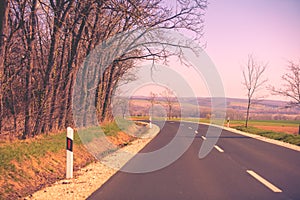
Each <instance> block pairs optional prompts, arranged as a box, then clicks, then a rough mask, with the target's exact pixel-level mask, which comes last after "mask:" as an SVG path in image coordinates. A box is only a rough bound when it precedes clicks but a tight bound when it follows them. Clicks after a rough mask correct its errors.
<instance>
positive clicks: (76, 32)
mask: <svg viewBox="0 0 300 200" xmlns="http://www.w3.org/2000/svg"><path fill="white" fill-rule="evenodd" d="M206 6H207V2H206V1H205V0H187V1H182V0H174V1H172V3H170V2H169V1H163V0H110V1H106V0H81V1H75V0H55V1H54V0H4V1H1V4H0V84H1V85H0V134H1V133H3V132H9V133H18V134H17V135H21V137H22V138H23V139H25V138H27V137H33V136H35V135H37V134H41V133H48V132H53V131H57V130H61V129H64V128H65V127H66V126H70V125H73V124H74V121H73V118H72V92H73V89H74V88H73V86H74V83H75V81H76V75H77V72H78V70H79V68H80V66H81V65H82V64H83V61H84V59H85V58H86V57H87V55H89V54H90V53H91V52H92V51H93V49H95V47H96V46H97V45H99V44H101V43H102V42H103V41H106V40H107V39H109V38H111V37H112V36H114V35H116V34H118V33H121V32H124V31H128V30H132V29H138V28H140V27H143V28H146V29H147V28H153V27H163V28H165V29H173V30H179V29H184V30H186V31H189V32H191V33H192V34H191V35H193V36H194V37H195V39H200V37H201V35H202V28H203V11H204V9H205V8H206ZM145 49H147V48H145ZM167 56H168V54H166V52H163V51H157V52H153V50H151V51H150V50H149V49H148V51H143V50H141V51H135V52H128V54H127V55H122V58H124V59H122V58H116V59H115V60H114V62H112V64H111V65H110V66H109V67H108V68H106V69H105V72H103V74H104V75H103V76H102V77H101V78H100V81H99V82H98V83H97V94H96V97H97V101H96V104H97V105H96V107H97V111H98V120H99V121H103V120H109V119H110V118H111V115H110V114H109V113H110V112H109V108H110V106H109V104H110V98H111V95H112V93H113V90H114V88H115V86H116V85H117V83H118V81H119V80H120V79H121V77H122V76H124V74H126V72H127V71H128V70H129V69H130V68H132V67H134V63H135V60H136V59H149V58H150V59H153V60H155V59H159V58H160V59H161V58H163V59H166V57H167ZM86 84H88V83H86ZM82 124H83V125H84V122H83V123H82Z"/></svg>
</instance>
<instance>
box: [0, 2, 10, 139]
mask: <svg viewBox="0 0 300 200" xmlns="http://www.w3.org/2000/svg"><path fill="white" fill-rule="evenodd" d="M8 10H9V1H8V0H3V1H1V3H0V134H1V133H2V119H3V109H4V106H3V91H4V89H3V78H4V60H5V59H4V57H5V46H6V45H5V41H6V39H5V37H6V35H7V34H6V33H7V20H8Z"/></svg>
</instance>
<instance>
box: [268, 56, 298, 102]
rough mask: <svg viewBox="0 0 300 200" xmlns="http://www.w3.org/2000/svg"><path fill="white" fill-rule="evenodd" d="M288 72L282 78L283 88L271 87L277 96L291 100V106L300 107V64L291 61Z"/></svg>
mask: <svg viewBox="0 0 300 200" xmlns="http://www.w3.org/2000/svg"><path fill="white" fill-rule="evenodd" d="M287 71H288V72H286V73H285V74H284V75H283V76H282V77H281V80H282V81H283V83H284V84H283V85H282V88H275V87H271V91H272V93H273V94H275V95H281V96H284V97H288V98H289V99H290V103H289V104H290V106H300V62H299V63H295V62H292V61H290V62H289V64H288V66H287Z"/></svg>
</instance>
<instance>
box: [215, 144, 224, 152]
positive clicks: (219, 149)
mask: <svg viewBox="0 0 300 200" xmlns="http://www.w3.org/2000/svg"><path fill="white" fill-rule="evenodd" d="M215 148H216V149H217V150H218V151H219V152H221V153H223V152H224V150H223V149H221V148H220V147H218V146H217V145H215Z"/></svg>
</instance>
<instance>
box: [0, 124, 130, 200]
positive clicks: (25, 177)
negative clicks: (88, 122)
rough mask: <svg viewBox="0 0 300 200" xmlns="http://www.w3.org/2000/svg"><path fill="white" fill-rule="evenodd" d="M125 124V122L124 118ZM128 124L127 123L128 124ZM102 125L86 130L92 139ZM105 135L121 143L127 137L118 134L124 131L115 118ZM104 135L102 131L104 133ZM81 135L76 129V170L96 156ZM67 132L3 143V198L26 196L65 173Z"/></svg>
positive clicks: (0, 189)
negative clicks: (86, 145) (83, 141)
mask: <svg viewBox="0 0 300 200" xmlns="http://www.w3.org/2000/svg"><path fill="white" fill-rule="evenodd" d="M122 123H123V124H122V125H124V126H125V125H126V124H125V122H122ZM127 125H128V124H127ZM99 130H100V127H91V128H88V129H87V130H86V133H89V134H87V135H88V137H87V138H85V139H88V140H93V138H94V137H98V136H99ZM101 130H102V131H103V132H104V134H105V135H107V136H109V137H112V138H115V139H114V140H115V141H116V142H119V143H126V142H127V141H126V139H124V136H123V137H120V136H119V132H120V131H121V130H120V128H119V126H118V124H117V123H116V122H113V123H106V124H104V125H103V126H101ZM101 136H103V134H102V135H101ZM81 139H82V138H80V137H79V135H78V133H77V132H76V131H75V133H74V141H73V146H74V147H73V151H74V170H76V169H79V168H80V167H83V166H85V165H87V164H88V163H90V162H92V161H94V160H95V158H94V157H93V156H92V155H91V154H90V153H89V152H88V151H87V150H86V148H85V147H84V145H83V144H82V140H81ZM65 148H66V132H60V133H56V134H49V135H41V136H37V137H36V138H31V139H27V140H18V141H14V142H13V143H9V142H7V143H1V144H0V200H1V199H17V198H21V197H24V196H27V195H29V194H31V193H33V192H34V191H36V190H38V189H40V188H43V187H45V186H46V185H49V184H51V183H54V182H55V181H57V180H60V179H63V178H64V177H65V163H66V150H65Z"/></svg>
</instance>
